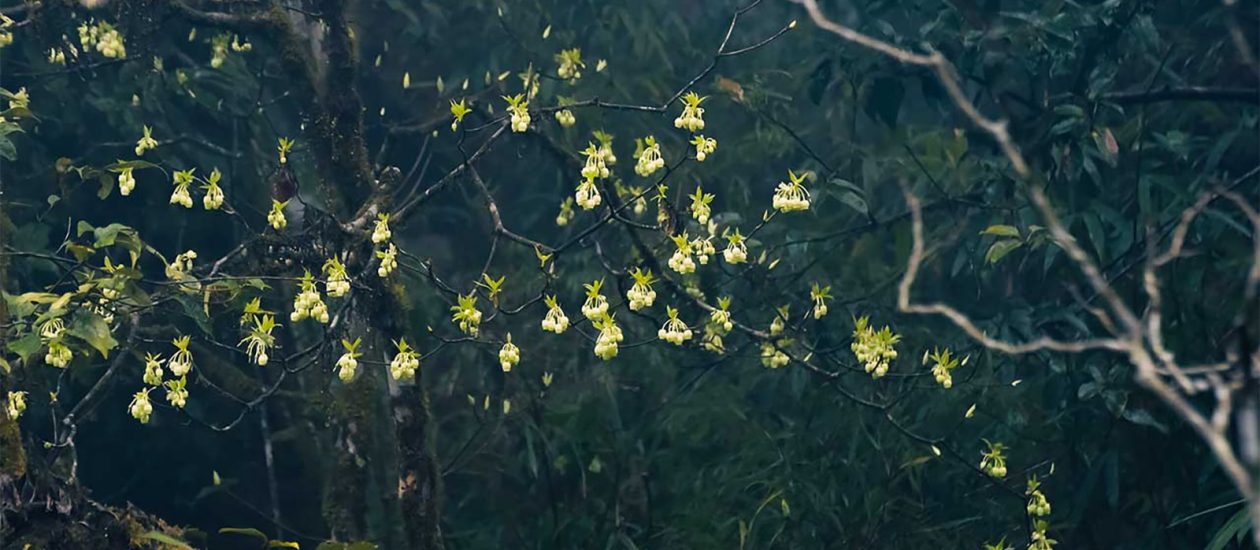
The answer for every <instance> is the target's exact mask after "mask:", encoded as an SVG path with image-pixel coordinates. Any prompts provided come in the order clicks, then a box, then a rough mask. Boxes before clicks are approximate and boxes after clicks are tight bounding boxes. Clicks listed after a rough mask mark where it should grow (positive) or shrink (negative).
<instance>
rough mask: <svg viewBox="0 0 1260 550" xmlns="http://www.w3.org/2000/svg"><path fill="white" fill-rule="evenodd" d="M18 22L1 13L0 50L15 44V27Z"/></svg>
mask: <svg viewBox="0 0 1260 550" xmlns="http://www.w3.org/2000/svg"><path fill="white" fill-rule="evenodd" d="M15 23H16V21H14V20H13V18H11V17H9V16H7V15H5V14H3V13H0V48H4V47H5V46H8V45H9V44H12V43H13V31H12V30H10V29H12V28H13V25H14V24H15Z"/></svg>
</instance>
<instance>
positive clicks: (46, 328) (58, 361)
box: [39, 317, 74, 369]
mask: <svg viewBox="0 0 1260 550" xmlns="http://www.w3.org/2000/svg"><path fill="white" fill-rule="evenodd" d="M65 330H66V323H65V321H62V320H61V318H60V317H56V318H53V319H49V320H47V321H45V322H44V324H43V325H42V326H41V327H40V329H39V336H40V339H42V340H43V341H44V345H46V346H48V352H47V353H45V354H44V362H45V363H48V364H49V365H52V366H54V367H57V368H59V369H64V368H66V365H69V364H70V360H71V359H74V352H72V351H70V348H69V347H68V346H66V344H65V343H63V342H62V341H61V336H62V334H63V333H64V332H65Z"/></svg>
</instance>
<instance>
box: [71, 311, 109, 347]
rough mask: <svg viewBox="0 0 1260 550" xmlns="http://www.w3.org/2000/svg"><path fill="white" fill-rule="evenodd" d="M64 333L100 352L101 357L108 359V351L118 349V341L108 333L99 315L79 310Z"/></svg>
mask: <svg viewBox="0 0 1260 550" xmlns="http://www.w3.org/2000/svg"><path fill="white" fill-rule="evenodd" d="M66 333H67V334H69V335H71V336H74V337H75V338H78V339H80V340H83V341H84V342H87V344H88V345H89V346H92V348H93V349H95V350H96V351H98V352H100V354H101V356H102V357H109V351H110V350H112V349H114V348H116V347H118V340H115V339H114V335H113V334H111V333H110V330H109V324H107V323H106V322H105V320H104V319H102V318H101V316H100V315H96V314H94V313H88V312H86V311H82V310H80V312H79V313H78V314H77V315H75V316H74V320H73V321H71V322H70V326H69V327H68V328H67V329H66Z"/></svg>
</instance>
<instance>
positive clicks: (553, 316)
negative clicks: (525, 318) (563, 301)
mask: <svg viewBox="0 0 1260 550" xmlns="http://www.w3.org/2000/svg"><path fill="white" fill-rule="evenodd" d="M544 301H545V302H546V303H547V314H546V315H545V316H543V320H542V329H543V330H545V331H548V332H554V333H556V334H560V333H562V332H564V331H565V330H566V329H568V328H569V318H568V317H566V316H565V315H564V310H563V309H560V303H559V302H558V301H557V300H556V297H555V296H547V297H546V298H544Z"/></svg>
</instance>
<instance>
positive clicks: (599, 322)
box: [591, 315, 625, 361]
mask: <svg viewBox="0 0 1260 550" xmlns="http://www.w3.org/2000/svg"><path fill="white" fill-rule="evenodd" d="M591 325H592V326H594V327H595V328H596V329H599V336H596V337H595V356H596V357H599V358H600V359H603V360H605V361H607V360H609V359H612V358H613V357H616V356H617V351H618V347H619V346H618V345H619V344H620V343H621V341H622V340H623V339H625V336H624V335H623V334H622V333H621V327H618V326H617V320H616V319H615V318H614V316H611V315H606V316H603V317H600V318H598V319H595V320H592V321H591Z"/></svg>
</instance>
